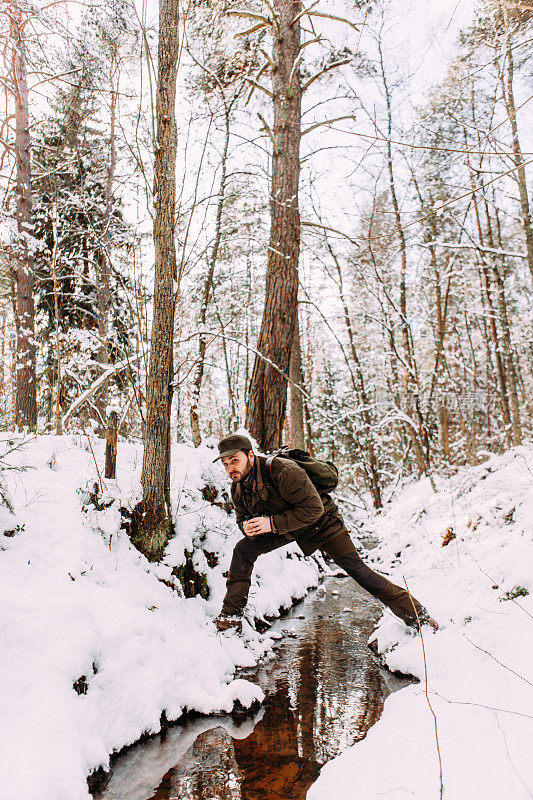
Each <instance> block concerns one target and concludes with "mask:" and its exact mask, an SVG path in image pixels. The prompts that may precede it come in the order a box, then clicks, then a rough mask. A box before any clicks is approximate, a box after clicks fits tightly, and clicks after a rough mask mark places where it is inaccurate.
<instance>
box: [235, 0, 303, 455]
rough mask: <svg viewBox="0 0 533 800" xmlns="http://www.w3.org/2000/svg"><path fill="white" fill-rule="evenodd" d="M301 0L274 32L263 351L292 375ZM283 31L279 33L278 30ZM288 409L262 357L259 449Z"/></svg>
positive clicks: (256, 397) (255, 432)
mask: <svg viewBox="0 0 533 800" xmlns="http://www.w3.org/2000/svg"><path fill="white" fill-rule="evenodd" d="M301 9H302V5H301V3H300V2H299V0H296V2H295V0H274V2H273V10H274V13H275V15H276V17H277V20H276V26H275V30H274V33H273V36H274V41H273V47H272V60H273V62H274V67H273V74H272V91H273V103H274V128H273V132H272V138H273V148H274V149H273V154H272V185H271V194H270V217H271V226H270V242H269V247H268V259H267V273H266V291H265V308H264V311H263V319H262V322H261V331H260V334H259V342H258V345H257V349H258V351H259V353H261V355H264V356H266V357H267V358H269V359H270V360H271V361H273V362H274V364H276V365H277V366H278V367H279V369H280V370H281V371H282V373H283V374H284V375H287V374H288V372H289V365H290V356H291V347H292V341H293V337H294V326H295V322H296V314H297V293H298V258H299V251H300V216H299V211H298V182H299V177H300V137H301V86H300V70H299V68H298V66H297V61H296V60H297V58H298V56H299V54H300V22H299V20H296V17H297V15H298V14H299V12H300V11H301ZM276 27H277V29H276ZM286 406H287V380H286V378H285V377H283V375H281V374H280V373H279V372H278V371H277V370H276V369H274V368H273V367H272V366H270V365H269V364H268V362H266V361H264V360H263V359H262V358H261V357H260V356H256V358H255V363H254V369H253V372H252V379H251V383H250V390H249V395H248V403H247V408H246V426H247V428H248V430H249V431H250V433H251V434H252V436H253V437H254V438H255V439H257V441H258V443H259V447H260V448H261V449H262V450H264V451H266V452H268V451H269V450H274V449H275V448H277V447H279V446H280V444H281V438H282V432H283V423H284V419H285V412H286Z"/></svg>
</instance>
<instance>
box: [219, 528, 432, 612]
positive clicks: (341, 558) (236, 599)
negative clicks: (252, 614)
mask: <svg viewBox="0 0 533 800" xmlns="http://www.w3.org/2000/svg"><path fill="white" fill-rule="evenodd" d="M286 544H288V542H287V541H285V540H283V539H281V537H279V536H276V535H275V534H271V533H263V534H260V535H259V536H255V537H254V538H248V537H245V538H244V539H241V540H240V541H239V542H237V544H236V545H235V549H234V550H233V557H232V559H231V565H230V568H229V573H228V580H227V583H226V586H227V591H226V596H225V598H224V603H223V605H222V613H223V614H227V615H234V614H241V613H242V610H243V608H244V606H245V605H246V601H247V599H248V591H249V589H250V584H251V581H252V571H253V568H254V564H255V561H256V559H257V558H258V557H259V556H260V555H262V554H263V553H269V552H270V551H271V550H277V549H278V548H279V547H283V546H284V545H286ZM320 549H321V550H322V552H323V553H325V554H326V555H328V556H329V557H330V558H331V559H333V561H334V562H335V564H337V565H338V566H339V567H340V568H341V569H343V570H344V571H345V572H346V573H347V574H348V575H349V576H350V577H351V578H353V579H354V580H355V581H357V583H358V584H359V585H360V586H362V587H363V589H366V591H367V592H369V593H370V594H371V595H373V596H374V597H376V598H377V599H378V600H381V602H382V603H383V604H384V605H386V606H387V607H388V608H390V609H391V611H392V612H393V613H394V614H396V616H397V617H400V619H402V620H403V621H404V622H406V623H407V624H410V623H414V622H415V620H416V614H415V610H414V607H413V604H414V606H415V607H416V610H417V612H419V613H420V612H422V611H423V608H422V606H421V605H420V603H419V602H418V600H416V599H415V598H414V597H412V596H411V595H409V593H408V592H407V591H406V590H405V589H402V588H401V587H400V586H396V585H395V584H394V583H391V581H389V580H387V578H384V577H383V576H382V575H378V573H377V572H374V571H373V570H371V569H370V567H368V566H367V565H366V564H365V563H364V561H363V560H362V558H361V557H360V556H359V554H358V552H357V550H356V549H355V547H354V544H353V542H352V540H351V539H350V536H349V535H348V533H347V532H342V533H339V534H338V535H336V536H335V537H333V539H332V540H331V541H330V542H327V543H324V544H323V545H322V546H321V548H320Z"/></svg>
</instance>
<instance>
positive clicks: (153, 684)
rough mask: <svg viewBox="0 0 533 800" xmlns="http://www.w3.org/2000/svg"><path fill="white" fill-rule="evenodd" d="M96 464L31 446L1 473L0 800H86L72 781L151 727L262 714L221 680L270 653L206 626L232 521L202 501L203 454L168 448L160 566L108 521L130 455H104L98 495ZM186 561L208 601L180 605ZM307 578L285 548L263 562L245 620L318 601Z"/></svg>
mask: <svg viewBox="0 0 533 800" xmlns="http://www.w3.org/2000/svg"><path fill="white" fill-rule="evenodd" d="M17 437H18V434H12V435H11V438H12V439H14V440H16V439H17ZM90 445H92V450H93V451H94V457H95V458H96V461H97V463H98V467H99V471H98V470H97V468H96V463H95V460H94V458H93V453H92V452H91V446H90ZM104 451H105V442H104V441H103V440H99V439H96V438H95V437H91V441H90V443H89V439H88V437H86V436H85V437H82V436H75V435H65V436H61V437H57V436H38V437H37V438H35V439H33V440H31V441H28V442H26V443H25V444H24V445H23V446H22V447H21V448H20V449H16V450H15V451H13V452H11V453H10V454H9V455H7V456H6V457H5V458H4V459H0V462H1V463H2V465H4V466H5V463H8V464H9V465H11V466H15V467H17V469H11V470H5V469H4V470H3V472H2V475H3V478H4V480H5V483H6V490H5V494H6V497H7V498H8V500H9V502H10V503H11V504H12V506H13V509H14V511H13V513H12V512H11V511H10V509H9V508H8V505H7V503H5V504H3V505H0V628H1V630H2V649H1V651H0V686H1V689H2V692H1V697H0V740H1V741H2V748H1V749H0V753H1V755H0V797H1V798H2V800H25V799H26V798H27V800H34V799H35V798H37V797H38V798H39V800H86V799H87V798H88V797H89V794H88V791H87V784H86V777H87V775H88V774H90V773H91V772H92V771H93V770H94V769H96V768H98V767H99V766H101V765H103V766H104V767H105V766H107V765H108V763H109V754H111V753H112V752H113V751H116V750H119V749H120V748H122V747H124V746H125V745H127V744H130V743H132V742H134V741H136V740H137V739H138V738H139V737H140V736H141V735H142V734H143V733H144V732H148V733H154V732H157V731H159V730H160V727H161V725H160V720H161V714H162V712H163V711H164V712H165V714H166V718H167V719H168V720H173V719H177V718H179V717H180V715H181V714H182V712H183V711H184V710H186V709H188V710H196V711H199V712H202V713H205V714H208V713H213V712H228V711H231V709H232V707H233V704H234V702H235V701H236V700H239V701H240V702H241V703H242V704H243V705H244V706H246V707H248V706H250V705H251V704H252V703H253V702H254V701H256V700H258V701H261V700H262V692H261V690H260V689H259V688H258V687H256V686H255V685H254V684H253V683H251V682H250V681H246V680H242V679H236V680H235V679H234V675H235V669H236V667H237V666H239V665H242V666H252V665H254V664H255V663H256V662H257V660H258V659H259V658H260V657H262V656H263V655H264V654H266V653H269V652H270V651H271V647H272V644H273V642H274V637H271V636H270V635H268V634H266V635H264V636H260V635H258V634H257V633H256V632H255V631H254V630H252V628H251V627H250V626H249V625H245V630H244V636H243V638H239V637H237V636H235V635H232V634H224V635H221V634H217V633H216V632H215V629H214V626H213V624H212V622H211V620H212V617H213V616H215V615H216V614H217V613H218V611H219V610H220V603H221V599H222V597H223V594H224V588H225V579H224V577H223V572H224V570H226V569H227V568H228V565H229V559H230V555H231V551H232V549H233V545H234V543H235V542H236V541H237V539H238V538H239V537H240V533H239V532H238V530H237V528H236V526H235V525H234V522H233V517H232V516H231V515H228V513H227V512H226V511H225V510H224V509H223V508H222V507H219V506H217V505H212V504H211V503H210V502H208V501H207V500H206V499H204V497H203V495H202V489H204V487H206V486H209V487H210V491H211V493H212V494H213V495H214V500H215V502H221V503H223V500H224V498H223V492H224V490H227V478H226V475H225V473H224V470H223V468H222V467H221V466H220V464H216V465H215V464H213V463H212V460H213V458H214V456H215V453H214V450H213V449H212V448H210V447H207V446H205V447H201V448H199V449H198V450H194V449H193V448H190V447H187V446H185V445H175V446H174V447H173V454H172V476H171V483H172V508H173V514H174V520H175V523H176V530H177V533H176V536H175V538H173V539H172V540H171V541H170V543H169V546H168V548H167V551H166V554H165V556H164V558H163V560H162V562H161V563H160V564H150V563H149V562H148V561H147V560H146V559H145V558H144V556H142V555H141V554H140V553H139V552H138V551H137V550H136V549H135V548H133V547H132V545H131V543H130V541H129V539H128V537H127V534H126V532H125V531H124V530H123V529H121V527H120V525H121V507H122V508H125V509H130V510H131V508H133V506H134V505H135V503H136V501H137V500H138V499H139V498H140V496H141V486H140V470H141V466H142V450H141V448H140V446H138V445H136V444H130V443H127V442H119V445H118V460H117V465H118V467H117V468H118V472H117V480H116V481H111V480H104V481H102V482H101V480H100V477H99V474H100V475H101V474H103V461H104ZM21 468H24V469H23V470H22V469H21ZM2 534H3V535H2ZM186 551H187V552H188V553H189V556H190V557H192V560H193V563H194V564H195V566H197V567H198V568H199V569H200V570H201V571H203V572H204V573H205V575H206V579H207V583H208V585H209V589H210V596H209V599H207V600H204V599H202V598H201V597H198V596H197V597H193V598H190V599H186V598H185V597H184V596H183V591H182V589H181V585H180V584H179V581H178V579H177V577H176V576H175V574H173V570H174V569H175V567H177V566H179V565H180V564H184V563H185V560H186ZM191 553H192V556H191V555H190V554H191ZM206 554H207V556H206ZM208 557H209V560H210V561H211V564H213V563H214V560H218V563H217V564H215V566H209V564H208ZM319 571H320V567H319V562H318V561H316V560H312V559H308V560H306V561H304V560H302V559H301V558H300V556H299V555H298V553H297V548H296V545H290V546H289V547H288V548H283V549H282V550H279V551H277V552H274V553H270V554H268V555H267V556H264V557H263V558H262V559H261V562H260V565H259V568H258V569H257V577H256V580H255V583H254V585H253V587H252V593H251V600H250V605H251V607H252V610H253V611H254V613H255V614H257V615H264V614H272V615H276V614H278V613H279V609H280V607H282V606H289V605H290V604H291V602H292V600H293V598H297V597H298V598H300V597H302V596H304V595H305V593H306V592H307V591H308V590H309V588H310V587H312V586H316V585H317V583H318V576H319ZM163 581H165V582H163ZM172 586H174V587H175V588H174V589H173V588H172ZM82 676H83V679H82V681H80V679H81V678H82ZM75 683H77V685H78V687H80V688H81V687H82V685H83V684H85V686H84V688H86V693H82V694H78V693H77V692H76V691H75V690H74V684H75Z"/></svg>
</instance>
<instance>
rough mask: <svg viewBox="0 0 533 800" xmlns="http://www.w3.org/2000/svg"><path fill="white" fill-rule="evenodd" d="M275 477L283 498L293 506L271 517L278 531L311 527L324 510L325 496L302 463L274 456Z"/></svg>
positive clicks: (288, 531)
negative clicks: (323, 497)
mask: <svg viewBox="0 0 533 800" xmlns="http://www.w3.org/2000/svg"><path fill="white" fill-rule="evenodd" d="M272 477H273V478H274V480H275V482H276V484H277V486H278V489H279V493H280V494H281V496H282V497H283V499H284V500H286V501H287V502H288V503H290V505H291V506H292V507H291V508H289V509H288V510H287V511H282V512H281V513H280V514H274V515H273V516H272V517H271V519H272V522H273V523H274V528H275V532H276V533H291V532H292V531H297V530H300V529H302V528H308V527H309V526H310V525H312V524H313V523H314V522H316V521H317V520H319V519H320V517H321V516H322V514H323V513H324V506H323V505H322V500H321V499H320V495H319V494H318V492H317V490H316V489H315V487H314V486H313V484H312V483H311V480H310V479H309V477H308V476H307V473H306V471H305V470H304V469H302V467H299V466H298V464H295V463H294V462H290V461H287V460H284V459H282V458H279V459H274V461H273V462H272Z"/></svg>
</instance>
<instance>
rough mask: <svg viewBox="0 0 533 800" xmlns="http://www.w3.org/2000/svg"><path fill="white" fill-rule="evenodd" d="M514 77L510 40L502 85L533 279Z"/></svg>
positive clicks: (531, 237)
mask: <svg viewBox="0 0 533 800" xmlns="http://www.w3.org/2000/svg"><path fill="white" fill-rule="evenodd" d="M513 78H514V61H513V50H512V47H511V43H510V42H509V44H508V46H507V87H506V86H505V82H504V79H503V73H502V86H503V93H504V98H505V105H506V107H507V115H508V117H509V122H510V123H511V132H512V137H513V160H514V163H515V166H516V180H517V182H518V193H519V197H520V210H521V212H522V227H523V229H524V236H525V240H526V252H527V263H528V266H529V272H530V274H531V280H532V281H533V230H532V227H531V213H530V209H529V198H528V194H527V181H526V169H525V167H524V157H523V156H522V149H521V147H520V139H519V137H518V123H517V121H516V107H515V101H514V87H513ZM506 89H507V91H506Z"/></svg>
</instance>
